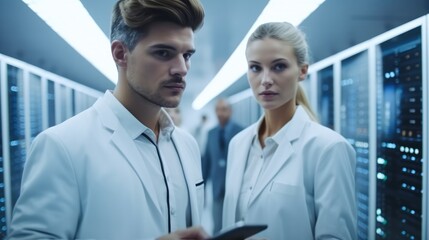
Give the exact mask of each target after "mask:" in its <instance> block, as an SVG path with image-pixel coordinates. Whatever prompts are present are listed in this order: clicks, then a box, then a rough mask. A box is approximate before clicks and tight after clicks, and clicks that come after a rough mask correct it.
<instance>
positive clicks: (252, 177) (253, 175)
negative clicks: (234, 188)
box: [236, 118, 288, 221]
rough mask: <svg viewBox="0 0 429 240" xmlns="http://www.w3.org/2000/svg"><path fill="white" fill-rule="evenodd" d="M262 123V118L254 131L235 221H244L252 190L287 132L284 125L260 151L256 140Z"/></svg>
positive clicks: (259, 145) (267, 140)
mask: <svg viewBox="0 0 429 240" xmlns="http://www.w3.org/2000/svg"><path fill="white" fill-rule="evenodd" d="M262 121H263V118H262V119H260V120H259V127H258V128H256V130H257V131H255V133H254V135H253V140H252V145H251V146H250V150H249V155H248V157H247V162H246V168H245V170H244V175H243V181H242V185H241V190H240V195H239V197H238V205H237V210H236V211H237V212H236V221H245V219H246V212H247V209H248V207H249V201H250V198H251V197H252V194H253V190H254V189H255V186H256V184H258V181H259V179H260V178H261V176H263V174H264V171H265V169H266V168H267V166H268V164H269V163H270V162H271V161H275V159H274V160H273V159H272V158H273V155H274V153H275V152H276V150H277V147H278V146H279V143H280V141H281V139H282V137H283V136H284V134H286V131H287V127H288V124H287V123H286V124H285V125H284V126H283V127H282V128H281V129H280V130H279V131H278V132H277V133H276V134H274V135H273V136H272V137H267V138H266V139H265V141H264V143H265V147H264V148H263V149H262V147H261V144H260V143H259V140H258V130H259V128H260V125H261V123H262Z"/></svg>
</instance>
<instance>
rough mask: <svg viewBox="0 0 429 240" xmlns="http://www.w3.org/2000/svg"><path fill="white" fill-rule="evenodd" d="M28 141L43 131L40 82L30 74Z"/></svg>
mask: <svg viewBox="0 0 429 240" xmlns="http://www.w3.org/2000/svg"><path fill="white" fill-rule="evenodd" d="M29 84H30V88H29V89H31V91H29V94H30V138H31V139H30V141H33V139H34V138H35V137H36V136H37V134H39V133H40V132H41V131H42V130H43V115H42V80H41V78H40V77H39V76H37V75H34V74H31V73H30V81H29Z"/></svg>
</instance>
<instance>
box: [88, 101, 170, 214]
mask: <svg viewBox="0 0 429 240" xmlns="http://www.w3.org/2000/svg"><path fill="white" fill-rule="evenodd" d="M96 108H97V109H98V110H99V113H100V119H101V122H102V124H103V125H104V126H105V127H106V128H108V129H110V130H112V131H113V133H112V138H111V140H112V143H113V145H114V146H115V147H116V148H117V150H118V151H119V152H121V154H122V155H123V156H124V158H125V159H126V160H127V161H128V163H129V164H130V165H131V167H132V169H133V170H134V172H135V173H136V175H137V176H138V178H139V179H140V181H141V183H142V187H143V188H145V189H146V192H147V195H146V197H147V198H148V200H149V201H151V202H152V204H153V206H155V208H156V209H157V211H158V213H159V214H160V216H161V214H162V212H161V207H160V206H159V204H158V201H157V199H156V196H157V195H156V192H155V188H154V185H153V182H152V179H151V178H150V176H151V175H150V173H149V172H148V170H147V168H146V166H144V164H143V161H142V159H141V158H142V156H141V154H140V153H139V150H138V149H137V146H136V144H135V143H134V141H133V139H131V138H130V136H129V135H128V134H127V132H126V131H125V129H123V128H122V127H121V125H120V124H119V123H118V119H117V118H116V116H115V115H114V114H113V113H112V112H111V110H110V109H109V107H108V106H106V104H98V105H97V106H96Z"/></svg>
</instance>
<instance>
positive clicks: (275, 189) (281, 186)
mask: <svg viewBox="0 0 429 240" xmlns="http://www.w3.org/2000/svg"><path fill="white" fill-rule="evenodd" d="M270 192H272V193H280V194H284V195H289V196H293V195H295V194H296V193H297V192H298V187H297V186H293V185H290V184H285V183H281V182H273V183H272V184H271V188H270Z"/></svg>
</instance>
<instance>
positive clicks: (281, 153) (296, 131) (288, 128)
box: [249, 106, 311, 206]
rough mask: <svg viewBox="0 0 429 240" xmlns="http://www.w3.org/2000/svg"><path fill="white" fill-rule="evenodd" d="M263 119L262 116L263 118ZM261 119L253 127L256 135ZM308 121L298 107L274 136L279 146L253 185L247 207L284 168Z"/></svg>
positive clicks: (306, 115) (302, 109)
mask: <svg viewBox="0 0 429 240" xmlns="http://www.w3.org/2000/svg"><path fill="white" fill-rule="evenodd" d="M263 117H264V116H263ZM263 117H262V118H261V119H260V120H259V124H257V125H256V126H257V127H255V132H256V133H257V131H258V129H259V127H260V124H261V122H262V119H263ZM308 121H311V120H310V117H309V116H308V114H307V113H306V112H305V110H304V108H302V107H300V106H298V107H297V109H296V111H295V114H294V115H293V117H292V119H291V120H290V121H289V122H288V123H286V124H285V126H283V127H282V129H281V130H280V131H279V132H277V133H276V134H275V140H276V141H277V143H278V144H279V146H278V147H277V149H276V151H275V152H274V155H273V157H272V159H271V161H270V162H269V163H268V165H267V168H266V169H265V171H264V174H262V175H261V177H260V179H259V180H258V182H257V183H256V185H255V188H254V190H253V193H252V195H251V196H250V200H249V206H250V205H251V204H252V203H253V202H254V201H255V199H256V198H257V197H258V196H259V195H260V194H261V192H262V191H263V190H264V189H265V187H266V186H267V185H268V184H269V183H270V181H271V180H272V179H273V178H274V176H275V175H276V174H277V173H278V172H279V171H280V170H281V169H282V168H283V167H284V165H285V164H287V162H288V161H289V160H290V158H291V156H292V155H293V153H294V149H293V145H292V143H293V142H294V141H295V140H297V139H298V138H299V136H300V135H301V133H302V131H303V130H304V127H305V125H306V124H307V122H308Z"/></svg>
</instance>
